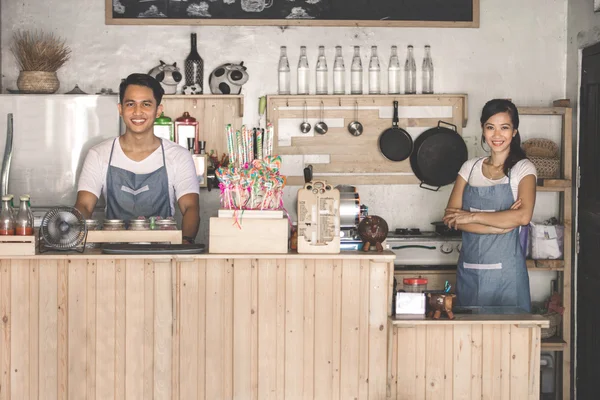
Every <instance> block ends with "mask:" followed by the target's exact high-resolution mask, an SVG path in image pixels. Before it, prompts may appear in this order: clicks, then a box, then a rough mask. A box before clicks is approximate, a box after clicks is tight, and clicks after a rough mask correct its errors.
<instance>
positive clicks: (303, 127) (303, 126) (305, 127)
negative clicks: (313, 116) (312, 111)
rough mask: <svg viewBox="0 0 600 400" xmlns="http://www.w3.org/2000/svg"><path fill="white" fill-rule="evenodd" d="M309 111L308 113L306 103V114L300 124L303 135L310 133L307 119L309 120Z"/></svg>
mask: <svg viewBox="0 0 600 400" xmlns="http://www.w3.org/2000/svg"><path fill="white" fill-rule="evenodd" d="M307 113H308V112H307V111H306V102H304V113H303V114H302V123H301V124H300V132H302V133H308V132H310V128H311V126H310V124H309V123H308V121H307V119H308V115H307Z"/></svg>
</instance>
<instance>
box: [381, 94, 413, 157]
mask: <svg viewBox="0 0 600 400" xmlns="http://www.w3.org/2000/svg"><path fill="white" fill-rule="evenodd" d="M379 151H380V152H381V154H383V156H384V157H385V158H387V159H388V160H390V161H404V160H406V159H407V158H408V157H410V153H411V152H412V151H413V140H412V137H411V136H410V135H409V134H408V132H406V131H405V130H404V129H402V128H400V127H398V102H397V101H394V119H393V121H392V127H391V128H387V129H386V130H385V131H383V133H382V134H381V135H379Z"/></svg>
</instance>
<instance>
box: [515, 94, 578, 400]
mask: <svg viewBox="0 0 600 400" xmlns="http://www.w3.org/2000/svg"><path fill="white" fill-rule="evenodd" d="M565 103H567V104H568V101H564V100H562V101H555V102H554V104H553V106H552V107H517V108H518V110H519V114H520V115H521V116H522V115H548V116H560V117H561V118H562V129H561V146H560V147H561V169H560V171H561V177H560V179H538V182H537V185H538V187H537V190H538V191H540V192H557V193H559V194H560V213H561V215H560V220H561V222H562V223H563V224H564V227H565V234H564V248H563V254H564V260H538V261H537V262H539V263H545V264H546V265H548V266H545V267H543V268H536V266H535V263H536V261H534V260H528V261H527V262H528V269H529V270H530V271H556V272H558V274H559V282H560V284H559V290H560V291H561V294H562V297H563V306H564V308H565V311H564V313H563V318H562V323H561V326H560V327H559V334H558V335H557V336H556V337H552V338H548V339H543V340H542V350H544V351H560V352H562V368H560V369H559V373H560V374H562V379H560V377H559V380H561V381H562V393H563V395H562V396H561V395H557V398H568V396H569V393H570V392H571V340H572V332H571V317H572V312H573V310H572V304H571V291H572V290H571V285H572V271H573V265H572V256H571V253H572V246H573V238H572V219H573V210H572V200H573V186H574V182H573V168H572V162H573V148H572V136H573V109H572V108H570V107H569V106H564V105H566V104H565ZM563 106H564V107H563Z"/></svg>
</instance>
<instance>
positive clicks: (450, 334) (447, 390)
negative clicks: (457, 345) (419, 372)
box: [416, 325, 454, 400]
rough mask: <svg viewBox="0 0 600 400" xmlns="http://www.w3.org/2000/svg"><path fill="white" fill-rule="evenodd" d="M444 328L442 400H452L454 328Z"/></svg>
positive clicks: (449, 326) (447, 326)
mask: <svg viewBox="0 0 600 400" xmlns="http://www.w3.org/2000/svg"><path fill="white" fill-rule="evenodd" d="M444 328H445V330H444V382H445V383H444V399H445V400H452V398H453V396H454V327H453V326H451V325H446V326H445V327H444ZM416 329H421V328H420V327H418V328H416Z"/></svg>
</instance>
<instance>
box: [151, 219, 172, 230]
mask: <svg viewBox="0 0 600 400" xmlns="http://www.w3.org/2000/svg"><path fill="white" fill-rule="evenodd" d="M156 229H158V230H160V231H176V230H177V221H175V220H174V219H158V220H156Z"/></svg>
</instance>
